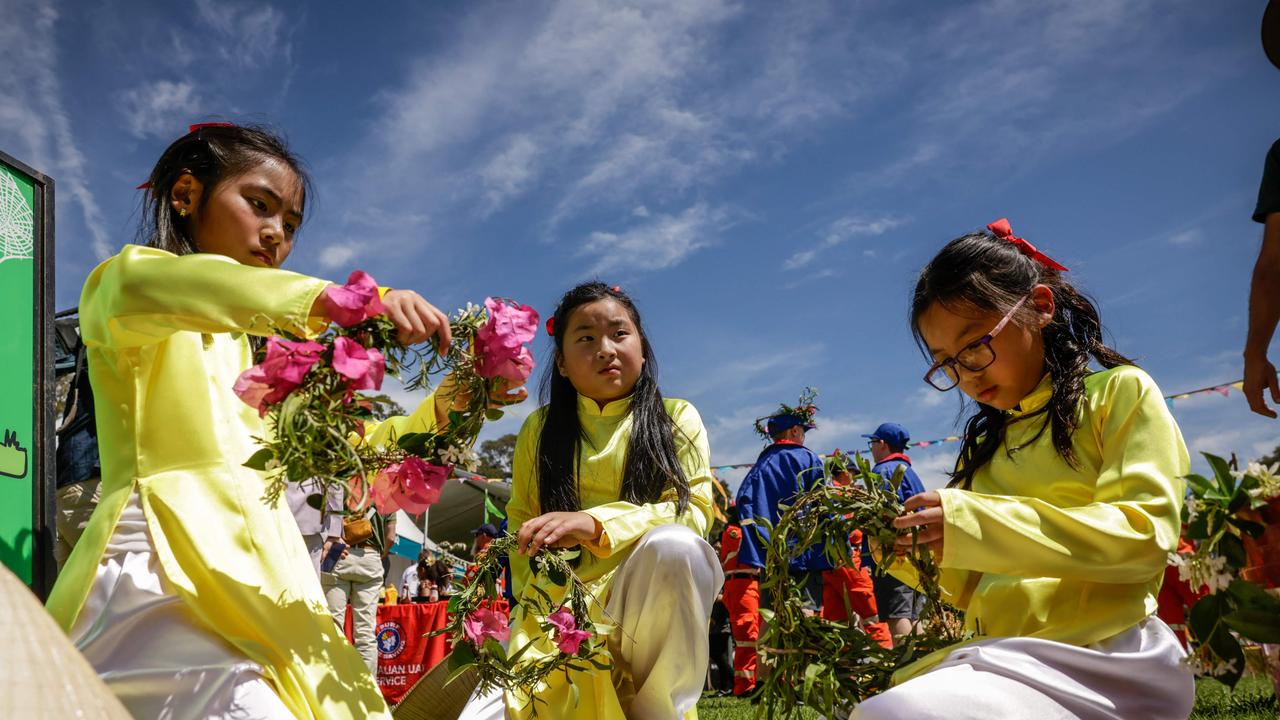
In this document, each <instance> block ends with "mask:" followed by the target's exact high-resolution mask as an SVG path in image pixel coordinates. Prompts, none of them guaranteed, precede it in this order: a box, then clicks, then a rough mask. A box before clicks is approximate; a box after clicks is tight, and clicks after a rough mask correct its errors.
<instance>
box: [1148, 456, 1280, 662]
mask: <svg viewBox="0 0 1280 720" xmlns="http://www.w3.org/2000/svg"><path fill="white" fill-rule="evenodd" d="M1204 457H1205V459H1206V460H1207V461H1208V463H1209V467H1210V469H1211V470H1212V475H1211V476H1209V477H1205V476H1203V475H1199V474H1192V475H1188V476H1187V477H1186V480H1187V484H1188V487H1189V489H1190V491H1191V497H1190V498H1189V499H1188V501H1187V503H1186V505H1185V507H1184V508H1183V516H1182V518H1183V522H1184V524H1185V525H1186V531H1185V536H1186V538H1187V539H1188V540H1191V541H1193V542H1194V543H1195V546H1196V547H1195V551H1194V552H1193V553H1190V554H1178V553H1171V554H1170V556H1169V563H1170V565H1173V566H1176V567H1177V568H1178V577H1179V578H1180V579H1181V580H1183V581H1185V582H1187V583H1188V584H1189V585H1190V586H1191V588H1192V590H1194V591H1197V592H1202V593H1203V596H1202V597H1201V598H1200V599H1199V600H1197V601H1196V602H1195V604H1194V605H1192V606H1191V608H1190V610H1189V612H1188V616H1187V627H1188V629H1189V630H1190V634H1191V654H1190V656H1189V657H1188V660H1187V662H1188V664H1189V665H1190V666H1191V668H1192V669H1193V670H1194V671H1195V672H1196V673H1197V674H1198V675H1202V676H1208V677H1213V678H1216V679H1217V680H1219V681H1221V682H1223V683H1225V684H1227V685H1230V686H1233V687H1234V686H1235V684H1236V683H1237V682H1238V681H1239V680H1240V676H1241V674H1242V673H1243V672H1244V669H1245V656H1244V649H1243V647H1242V646H1241V642H1240V640H1241V638H1244V639H1247V640H1252V641H1254V642H1258V643H1280V596H1277V592H1276V590H1275V588H1276V587H1277V585H1280V476H1278V475H1277V472H1280V466H1277V465H1272V466H1269V467H1268V466H1264V465H1261V464H1259V463H1250V464H1249V465H1248V466H1247V467H1246V468H1245V469H1244V470H1238V469H1235V467H1234V466H1235V462H1234V460H1233V461H1232V462H1230V463H1228V462H1227V461H1226V460H1224V459H1223V458H1220V457H1218V456H1216V455H1212V454H1209V453H1204Z"/></svg>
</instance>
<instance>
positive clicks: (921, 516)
mask: <svg viewBox="0 0 1280 720" xmlns="http://www.w3.org/2000/svg"><path fill="white" fill-rule="evenodd" d="M988 230H989V232H985V233H974V234H971V235H965V236H963V237H960V238H958V239H956V240H954V241H952V242H951V243H950V244H948V245H947V246H946V247H945V248H943V250H942V251H941V252H940V253H939V254H938V256H937V257H935V258H934V259H933V261H932V262H930V263H929V265H928V266H926V267H925V269H924V270H923V271H922V272H921V274H920V278H919V281H918V282H917V284H916V290H915V296H914V299H913V303H912V319H913V325H914V330H915V332H916V336H917V339H918V340H919V341H920V344H921V346H922V347H924V348H926V349H927V352H928V353H929V354H930V355H931V356H932V359H933V360H934V364H933V365H932V366H931V367H930V368H929V371H928V373H927V375H926V381H927V382H929V383H930V384H931V385H933V386H934V387H935V388H937V389H939V390H947V389H950V388H953V387H956V386H958V387H959V388H960V389H961V390H962V391H963V392H964V393H965V394H966V395H968V396H969V397H971V398H973V399H974V400H976V401H977V403H978V411H977V413H976V414H975V415H974V416H973V417H971V418H970V419H969V421H968V425H967V427H966V428H965V434H964V442H963V447H962V448H961V451H960V458H959V461H958V462H957V465H956V472H955V473H954V474H953V481H952V483H951V485H950V487H948V488H946V489H944V490H939V491H929V492H925V493H921V494H919V495H916V496H914V497H912V498H909V499H908V500H907V502H906V510H907V512H906V513H905V514H904V515H902V516H901V517H899V518H897V519H896V520H895V524H896V525H897V526H898V527H900V528H909V527H916V528H918V529H919V540H920V542H923V543H925V544H927V545H928V546H929V547H930V548H931V549H932V551H933V553H934V557H935V558H936V559H937V560H938V564H939V567H940V568H941V578H940V583H941V585H942V589H943V592H944V594H945V596H946V597H945V600H946V601H947V602H949V603H951V604H953V605H955V606H956V607H958V608H959V609H961V610H963V611H964V613H965V625H966V627H967V628H968V629H969V630H971V631H972V632H974V634H975V635H976V637H975V638H974V639H973V640H971V641H968V642H965V643H962V644H960V645H958V646H953V647H951V648H946V649H943V650H940V651H938V652H937V653H934V654H932V655H929V656H927V657H925V658H923V659H921V660H920V661H918V662H917V663H915V664H913V665H911V666H908V667H907V668H904V669H903V670H902V671H900V672H899V674H898V676H897V677H896V678H895V679H896V680H897V681H898V682H899V683H900V684H898V685H897V686H896V687H894V688H893V689H891V690H889V691H888V692H885V693H883V694H881V695H879V696H876V697H873V698H870V699H868V700H867V701H865V702H863V703H862V704H860V705H859V706H858V707H857V708H856V709H855V711H854V713H853V717H854V718H864V719H872V718H875V719H879V718H894V717H910V718H914V719H915V720H923V719H925V718H946V719H947V720H965V719H968V718H974V719H976V718H991V717H1017V718H1037V720H1056V719H1067V718H1105V719H1110V720H1157V719H1158V720H1170V719H1175V718H1186V717H1187V716H1188V715H1189V714H1190V712H1191V707H1192V704H1193V701H1194V696H1195V683H1194V678H1193V676H1192V674H1191V672H1190V671H1189V670H1188V669H1187V668H1186V666H1185V665H1184V664H1183V663H1182V662H1181V661H1182V659H1183V657H1184V651H1183V649H1182V645H1181V643H1180V642H1179V641H1178V639H1177V637H1176V636H1175V635H1174V633H1173V631H1172V630H1170V629H1169V627H1168V626H1167V625H1165V624H1164V623H1163V622H1162V621H1161V620H1160V619H1159V618H1158V617H1156V615H1155V612H1156V594H1157V593H1158V591H1159V589H1160V583H1161V580H1162V578H1163V575H1164V566H1165V562H1166V557H1167V555H1168V553H1169V552H1170V551H1172V550H1173V549H1174V548H1175V547H1176V545H1177V541H1178V533H1179V515H1180V513H1181V509H1182V493H1183V482H1182V480H1181V477H1182V476H1183V475H1185V474H1186V473H1187V472H1188V464H1189V460H1188V457H1187V450H1186V447H1185V446H1184V445H1183V442H1182V436H1181V434H1180V433H1179V431H1178V427H1177V425H1176V424H1175V423H1174V421H1173V417H1172V416H1171V415H1170V414H1169V410H1168V408H1167V407H1166V406H1165V402H1164V399H1163V398H1162V397H1161V393H1160V389H1159V388H1158V387H1156V384H1155V383H1154V382H1153V381H1152V380H1151V378H1150V377H1149V376H1148V375H1147V374H1146V373H1144V372H1143V371H1142V370H1139V369H1138V368H1136V367H1134V366H1133V365H1132V364H1131V363H1130V362H1129V360H1127V359H1126V358H1124V357H1123V356H1121V355H1120V354H1119V353H1117V352H1115V351H1114V350H1112V349H1111V348H1109V347H1107V346H1106V345H1105V344H1103V342H1102V331H1101V324H1100V321H1099V318H1098V311H1097V308H1096V307H1094V305H1093V303H1092V302H1090V301H1089V300H1088V299H1087V298H1085V297H1084V296H1082V295H1081V294H1080V293H1079V292H1077V291H1076V290H1075V289H1074V288H1073V287H1072V286H1071V284H1070V283H1069V282H1068V281H1067V280H1066V278H1065V277H1064V276H1063V273H1064V272H1065V271H1066V268H1064V267H1062V266H1061V265H1058V264H1057V263H1056V262H1054V261H1053V260H1051V259H1050V258H1048V257H1047V256H1045V255H1044V254H1043V253H1040V252H1039V251H1037V250H1036V249H1035V248H1034V247H1032V246H1031V245H1030V244H1029V243H1027V242H1026V241H1025V240H1022V239H1021V238H1017V237H1015V236H1013V234H1012V231H1011V230H1010V228H1009V225H1008V221H1006V220H1001V221H997V222H996V223H992V224H991V225H989V226H988ZM1090 357H1092V358H1093V359H1095V360H1096V361H1097V362H1098V363H1100V364H1101V365H1103V366H1104V367H1105V368H1107V369H1106V370H1103V371H1101V372H1091V371H1090V370H1089V367H1088V363H1089V359H1090ZM911 543H912V538H911V536H910V534H907V535H904V536H902V537H900V538H899V540H898V545H897V548H898V550H899V552H904V551H905V550H906V549H907V548H909V547H910V545H911ZM906 565H907V563H895V564H894V569H893V570H892V572H894V573H895V574H897V575H898V576H899V577H900V578H901V579H902V580H904V581H906V582H909V583H916V581H917V578H915V577H913V576H912V574H911V572H910V571H909V570H908V569H906Z"/></svg>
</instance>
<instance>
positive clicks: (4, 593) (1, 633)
mask: <svg viewBox="0 0 1280 720" xmlns="http://www.w3.org/2000/svg"><path fill="white" fill-rule="evenodd" d="M0 637H2V638H4V639H5V643H4V652H3V653H0V718H24V719H30V720H130V718H129V713H128V712H126V711H125V709H124V706H123V705H121V704H120V701H119V700H117V699H116V697H115V696H114V695H112V694H111V691H110V690H108V689H107V686H106V685H105V684H103V682H102V680H101V679H100V678H98V675H97V673H95V672H94V671H93V668H92V667H90V666H89V661H87V660H85V659H84V656H83V655H81V654H80V652H79V651H78V650H76V648H75V646H74V645H72V644H71V640H70V639H69V638H68V637H67V634H66V633H64V632H63V631H62V628H60V627H58V624H57V623H55V622H54V621H53V618H52V617H50V616H49V613H47V612H45V609H44V607H43V606H42V605H41V604H40V601H39V600H37V599H36V596H35V595H33V594H32V593H31V590H29V589H28V588H27V586H26V585H24V584H23V583H22V581H21V580H19V579H18V578H17V576H16V575H14V574H13V573H12V572H10V571H9V569H8V568H6V567H4V566H3V565H0Z"/></svg>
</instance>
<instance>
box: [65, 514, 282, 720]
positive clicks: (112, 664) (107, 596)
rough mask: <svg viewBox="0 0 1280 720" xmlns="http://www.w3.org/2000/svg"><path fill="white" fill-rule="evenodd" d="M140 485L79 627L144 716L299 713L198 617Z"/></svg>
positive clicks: (175, 719) (266, 718)
mask: <svg viewBox="0 0 1280 720" xmlns="http://www.w3.org/2000/svg"><path fill="white" fill-rule="evenodd" d="M137 497H138V496H137V493H136V492H135V493H134V494H133V496H132V497H130V499H129V505H128V507H126V508H125V512H124V514H123V516H122V517H121V523H120V525H118V526H117V528H116V531H115V532H114V533H113V535H112V538H111V542H110V543H109V545H108V548H107V554H106V555H105V556H104V557H103V559H102V562H101V564H99V565H98V573H97V577H96V578H95V579H94V582H93V587H92V588H91V589H90V591H89V597H88V599H87V600H86V601H85V604H84V607H83V608H82V609H81V610H80V615H79V617H77V618H76V622H75V625H74V626H73V627H72V628H71V632H70V636H71V640H72V642H73V643H74V644H75V646H76V649H77V650H79V651H80V652H81V653H82V654H83V655H84V656H85V659H86V660H88V661H89V664H90V665H92V666H93V669H94V670H95V671H97V673H98V675H99V676H101V677H102V680H103V682H105V683H106V684H107V687H108V688H110V689H111V692H112V693H114V694H115V695H116V696H117V697H119V698H120V702H121V703H123V704H124V706H125V709H127V710H128V711H129V714H130V715H132V716H133V717H135V718H140V719H141V718H146V719H152V718H156V719H163V720H292V719H293V713H291V712H289V709H288V708H287V707H285V704H284V703H283V702H282V701H281V700H280V697H279V695H277V694H276V692H275V689H274V688H273V687H272V686H271V685H270V684H269V683H268V682H267V681H266V679H265V678H263V676H262V668H261V666H259V665H258V664H257V663H255V662H253V661H252V660H250V659H249V658H248V657H246V656H245V655H244V654H243V653H242V652H240V651H239V650H237V649H236V648H235V647H233V646H232V645H231V644H230V643H228V642H227V641H226V640H224V639H223V638H222V637H220V636H219V635H217V634H215V633H214V632H213V630H212V629H211V628H209V627H208V626H207V625H205V624H204V623H202V622H201V621H200V620H198V619H197V618H196V617H195V615H194V614H193V613H192V612H191V610H190V609H189V608H188V607H187V605H186V603H184V602H182V600H181V598H179V597H178V595H177V593H176V592H175V591H174V589H173V586H172V585H170V583H169V581H168V580H167V579H165V577H164V572H163V570H162V569H161V568H160V564H159V561H157V560H156V557H155V552H154V550H153V549H152V546H151V537H150V533H149V532H148V531H147V530H146V525H145V520H143V518H142V510H141V508H140V507H139V506H138V504H137Z"/></svg>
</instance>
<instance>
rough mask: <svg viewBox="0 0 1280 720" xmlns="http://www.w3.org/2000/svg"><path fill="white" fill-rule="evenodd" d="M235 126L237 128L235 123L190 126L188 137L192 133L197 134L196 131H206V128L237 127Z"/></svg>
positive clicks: (209, 123)
mask: <svg viewBox="0 0 1280 720" xmlns="http://www.w3.org/2000/svg"><path fill="white" fill-rule="evenodd" d="M235 126H236V124H235V123H229V122H207V123H196V124H195V125H191V126H189V127H188V128H187V134H188V135H190V134H191V133H193V132H195V131H197V130H203V129H205V128H211V127H235Z"/></svg>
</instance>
